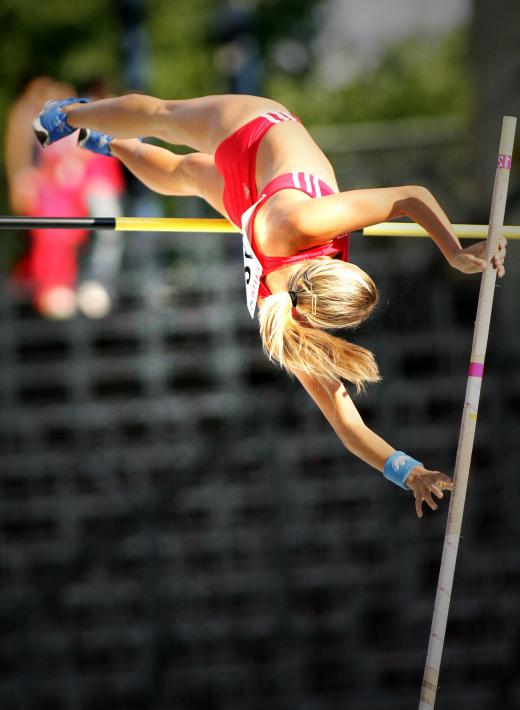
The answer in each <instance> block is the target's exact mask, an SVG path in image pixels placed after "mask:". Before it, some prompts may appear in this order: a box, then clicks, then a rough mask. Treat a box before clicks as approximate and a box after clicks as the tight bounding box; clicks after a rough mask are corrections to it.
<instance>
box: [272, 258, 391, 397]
mask: <svg viewBox="0 0 520 710" xmlns="http://www.w3.org/2000/svg"><path fill="white" fill-rule="evenodd" d="M288 273H289V277H288V285H287V291H283V292H280V293H275V294H273V295H271V296H268V297H267V298H266V299H264V301H263V303H262V306H261V307H260V312H259V317H260V334H261V336H262V342H263V346H264V350H265V352H266V353H267V356H268V357H269V359H270V360H274V361H275V362H278V363H279V364H280V365H281V366H282V367H283V368H285V369H286V370H288V371H289V372H291V373H297V372H298V371H299V372H304V373H307V374H310V375H313V376H316V377H318V378H319V379H324V380H329V381H334V380H336V381H339V380H340V379H345V380H348V381H350V382H352V383H353V384H354V385H355V386H356V388H357V389H358V390H359V389H363V388H364V386H365V384H366V383H367V382H377V381H378V380H379V372H378V368H377V364H376V362H375V359H374V356H373V355H372V353H371V352H369V351H368V350H366V348H363V347H361V346H359V345H354V344H353V343H348V342H346V341H345V340H343V339H341V338H338V337H336V336H334V335H332V334H331V333H329V332H327V331H328V330H336V329H339V328H355V327H356V326H358V325H359V324H360V323H362V322H363V321H364V320H365V319H366V318H367V317H368V316H369V315H370V313H371V311H372V310H373V308H374V306H375V305H376V303H377V300H378V292H377V288H376V286H375V284H374V282H373V281H372V279H371V278H370V276H368V274H366V273H365V272H364V271H362V270H361V269H360V268H359V267H357V266H355V265H354V264H349V263H346V262H344V261H339V260H335V259H331V258H330V257H321V258H318V259H309V260H306V261H302V262H299V263H298V264H295V265H294V266H293V267H292V268H291V269H289V270H288Z"/></svg>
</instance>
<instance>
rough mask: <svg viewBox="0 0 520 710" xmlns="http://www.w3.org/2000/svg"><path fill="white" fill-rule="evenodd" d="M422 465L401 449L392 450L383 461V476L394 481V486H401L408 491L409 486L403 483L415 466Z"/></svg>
mask: <svg viewBox="0 0 520 710" xmlns="http://www.w3.org/2000/svg"><path fill="white" fill-rule="evenodd" d="M422 465H423V464H422V463H421V462H420V461H417V460H416V459H413V458H412V457H411V456H408V454H405V453H404V452H403V451H394V453H393V454H392V455H391V456H389V457H388V458H387V460H386V462H385V467H384V469H383V476H384V477H385V478H387V479H388V480H389V481H392V483H395V484H396V486H401V488H404V489H405V490H407V491H409V490H410V488H409V487H408V486H407V485H406V483H405V481H406V479H407V478H408V474H409V473H410V471H411V470H412V469H413V468H415V467H416V466H422Z"/></svg>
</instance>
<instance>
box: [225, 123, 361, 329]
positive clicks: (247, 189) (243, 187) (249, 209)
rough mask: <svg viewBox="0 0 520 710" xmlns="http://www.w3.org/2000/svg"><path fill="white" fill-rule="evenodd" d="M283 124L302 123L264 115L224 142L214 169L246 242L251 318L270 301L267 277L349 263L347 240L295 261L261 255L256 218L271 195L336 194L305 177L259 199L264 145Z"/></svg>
mask: <svg viewBox="0 0 520 710" xmlns="http://www.w3.org/2000/svg"><path fill="white" fill-rule="evenodd" d="M283 121H299V119H297V118H296V117H295V116H292V115H291V114H289V113H284V112H279V111H270V112H268V113H265V114H262V115H261V116H258V118H255V119H253V120H252V121H249V123H246V124H245V125H244V126H242V127H241V128H239V129H238V130H237V131H235V132H234V133H232V134H231V135H230V136H228V137H227V138H226V139H225V140H223V141H222V143H221V144H220V145H219V146H218V148H217V150H216V152H215V165H216V167H217V170H218V171H219V172H220V174H221V175H222V177H223V178H224V194H223V201H224V207H225V208H226V211H227V213H228V215H229V217H230V219H231V221H232V222H234V223H235V224H236V225H238V226H239V227H241V229H242V233H243V237H244V268H245V272H246V289H247V299H248V307H249V311H250V313H251V315H252V316H253V315H254V309H255V306H256V297H257V296H260V297H261V298H265V297H266V296H269V295H270V291H269V289H268V288H267V286H266V284H265V277H266V276H267V274H269V273H271V272H272V271H275V270H276V269H279V268H281V267H283V266H287V265H289V264H294V263H297V262H299V261H302V260H304V259H314V258H316V257H318V256H331V257H338V258H341V259H343V260H344V261H348V239H349V235H348V234H344V235H341V236H339V237H336V238H335V239H333V240H332V241H330V242H327V243H326V244H322V245H319V246H317V247H312V248H310V249H305V250H303V251H299V252H297V253H296V254H294V255H293V256H283V257H279V256H267V255H265V254H262V253H261V252H260V250H259V249H258V247H257V246H256V244H255V239H254V220H255V216H256V213H257V211H258V209H259V208H260V207H261V205H263V204H264V202H265V200H267V199H269V197H271V195H274V194H275V193H276V192H279V191H280V190H301V191H302V192H304V193H305V194H306V195H309V197H325V196H326V195H332V194H333V193H334V190H332V188H331V187H329V185H327V184H326V183H325V182H323V180H320V179H319V178H318V177H316V176H315V175H311V174H310V173H308V172H302V171H300V172H292V173H285V174H283V175H279V176H278V177H276V178H274V180H271V181H270V182H269V183H268V184H267V185H266V186H265V187H264V188H263V189H262V190H261V191H260V193H258V191H257V187H256V181H255V172H256V155H257V152H258V147H259V145H260V141H261V140H262V138H263V137H264V135H265V134H266V133H267V131H268V130H269V129H271V128H272V127H273V126H275V125H277V124H278V123H281V122H283ZM251 252H252V253H251Z"/></svg>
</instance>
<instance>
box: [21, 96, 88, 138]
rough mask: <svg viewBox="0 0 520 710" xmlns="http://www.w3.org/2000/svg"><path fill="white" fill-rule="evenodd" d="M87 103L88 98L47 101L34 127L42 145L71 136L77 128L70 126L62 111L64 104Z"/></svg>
mask: <svg viewBox="0 0 520 710" xmlns="http://www.w3.org/2000/svg"><path fill="white" fill-rule="evenodd" d="M78 103H80V104H86V103H88V99H77V98H70V99H63V100H61V101H56V100H53V101H47V103H46V104H45V106H44V107H43V109H42V110H41V111H40V113H39V114H38V115H37V116H36V118H35V119H34V121H33V124H32V125H33V129H34V132H35V133H36V138H38V140H39V141H40V143H41V145H43V146H46V145H50V144H51V143H55V142H56V141H59V140H60V138H65V136H70V134H71V133H74V131H75V130H77V129H76V128H73V127H72V126H69V124H68V123H67V116H66V115H65V113H64V112H63V111H62V108H63V106H67V105H68V104H78Z"/></svg>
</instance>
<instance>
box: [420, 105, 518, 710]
mask: <svg viewBox="0 0 520 710" xmlns="http://www.w3.org/2000/svg"><path fill="white" fill-rule="evenodd" d="M515 127H516V118H515V117H513V116H504V119H503V123H502V133H501V137H500V148H499V155H498V161H497V170H496V174H495V184H494V188H493V198H492V201H491V215H490V219H489V234H488V239H487V246H486V262H487V268H486V270H485V271H484V273H483V274H482V281H481V284H480V293H479V299H478V308H477V319H476V322H475V331H474V335H473V345H472V349H471V359H470V366H469V373H468V383H467V387H466V398H465V401H464V410H463V413H462V422H461V428H460V434H459V444H458V448H457V457H456V460H455V471H454V487H453V491H452V494H451V500H450V507H449V511H448V522H447V525H446V534H445V537H444V547H443V552H442V561H441V567H440V572H439V583H438V586H437V594H436V597H435V607H434V611H433V620H432V626H431V632H430V641H429V644H428V653H427V657H426V665H425V668H424V676H423V683H422V691H421V700H420V703H419V710H431V709H432V708H433V707H434V705H435V698H436V695H437V685H438V680H439V673H440V666H441V658H442V651H443V646H444V636H445V633H446V624H447V621H448V611H449V606H450V598H451V590H452V587H453V577H454V574H455V564H456V561H457V549H458V546H459V539H460V531H461V528H462V517H463V515H464V503H465V500H466V489H467V486H468V478H469V467H470V462H471V454H472V451H473V441H474V438H475V427H476V422H477V412H478V404H479V398H480V386H481V384H482V376H483V371H484V360H485V356H486V347H487V340H488V334H489V325H490V321H491V309H492V307H493V296H494V291H495V280H496V271H495V270H494V269H493V268H492V267H491V264H490V262H491V259H492V257H493V255H494V254H495V252H496V249H497V246H498V241H499V239H500V236H501V234H502V226H503V224H504V213H505V208H506V198H507V187H508V183H509V172H510V167H511V155H512V153H513V143H514V137H515Z"/></svg>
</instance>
